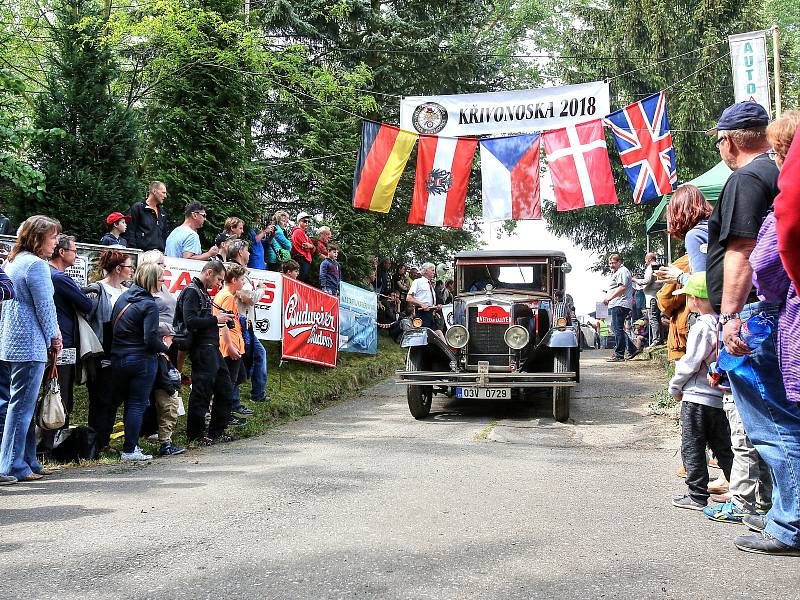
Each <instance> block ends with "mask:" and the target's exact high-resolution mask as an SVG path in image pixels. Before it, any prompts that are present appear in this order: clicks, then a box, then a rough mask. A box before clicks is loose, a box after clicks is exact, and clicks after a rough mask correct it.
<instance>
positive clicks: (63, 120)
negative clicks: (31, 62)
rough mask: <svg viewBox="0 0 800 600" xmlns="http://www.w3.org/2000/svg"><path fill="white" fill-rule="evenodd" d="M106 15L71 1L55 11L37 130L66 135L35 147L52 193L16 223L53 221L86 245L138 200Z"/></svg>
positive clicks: (89, 3)
mask: <svg viewBox="0 0 800 600" xmlns="http://www.w3.org/2000/svg"><path fill="white" fill-rule="evenodd" d="M106 15H107V13H106V7H105V6H103V5H101V4H99V3H97V2H94V1H93V0H70V2H65V3H62V4H60V5H59V7H58V8H57V9H56V10H55V11H54V24H53V26H52V28H51V35H52V41H53V47H52V54H51V56H50V59H49V67H48V69H47V71H46V73H45V86H44V88H43V90H42V93H41V94H39V95H38V96H37V97H36V99H35V101H34V125H35V127H36V128H37V129H40V130H52V129H55V128H58V129H60V130H62V131H63V135H60V136H52V135H51V136H39V137H37V138H36V139H35V140H34V141H33V144H32V151H33V154H34V157H35V161H36V163H37V164H38V165H39V168H40V169H41V171H42V172H43V173H44V176H45V181H46V186H47V193H46V194H45V195H44V196H41V195H38V196H36V197H33V198H30V199H28V200H23V201H22V202H21V203H20V204H19V205H18V206H17V207H16V208H17V211H16V212H17V215H16V216H17V219H18V220H20V219H22V218H24V217H25V216H26V215H29V214H32V213H41V214H48V215H52V216H54V217H56V218H58V219H59V220H61V223H62V225H63V226H64V229H65V231H67V232H69V233H72V234H75V235H76V236H78V238H79V239H82V240H86V241H95V240H96V239H97V238H99V237H100V234H101V233H102V231H104V230H105V216H106V215H107V214H108V213H109V212H112V211H114V210H124V209H126V208H127V207H128V206H129V205H130V204H131V201H132V200H133V199H135V198H136V196H137V194H138V193H140V189H139V182H138V179H137V177H136V171H135V165H136V135H137V132H136V126H135V120H134V116H133V114H132V113H131V112H130V111H128V110H126V108H125V107H124V106H122V105H121V104H120V103H119V102H117V100H116V99H115V98H113V97H112V95H111V94H110V91H109V90H110V85H111V82H112V81H113V80H114V77H115V74H116V66H115V64H114V60H113V56H112V54H111V51H110V49H109V48H108V47H107V46H106V45H105V44H103V43H102V42H101V41H99V37H100V35H101V33H102V31H103V29H104V27H105V20H106Z"/></svg>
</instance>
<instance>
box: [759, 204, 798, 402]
mask: <svg viewBox="0 0 800 600" xmlns="http://www.w3.org/2000/svg"><path fill="white" fill-rule="evenodd" d="M750 265H751V266H752V267H753V284H754V285H755V286H756V290H757V292H758V296H759V298H760V299H761V300H764V301H766V302H774V303H776V304H779V305H780V307H781V308H780V310H781V312H780V315H779V316H778V360H779V363H780V368H781V372H782V373H783V383H784V386H785V387H786V397H787V398H788V399H789V400H791V401H792V402H800V336H798V335H797V331H798V328H800V298H798V297H797V289H796V288H795V286H794V284H793V283H791V281H790V280H789V276H788V275H787V273H786V271H785V269H784V268H783V263H782V262H781V257H780V253H779V252H778V234H777V230H776V228H775V214H774V213H772V212H770V213H769V214H768V215H767V218H766V219H764V223H763V224H762V226H761V230H760V231H759V232H758V241H757V242H756V247H755V249H754V250H753V253H752V254H751V255H750Z"/></svg>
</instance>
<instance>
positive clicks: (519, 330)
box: [503, 325, 531, 350]
mask: <svg viewBox="0 0 800 600" xmlns="http://www.w3.org/2000/svg"><path fill="white" fill-rule="evenodd" d="M530 337H531V336H530V335H529V334H528V330H527V329H525V328H524V327H521V326H519V325H512V326H511V327H509V328H508V329H506V333H505V335H504V336H503V339H504V340H505V341H506V345H507V346H508V347H509V348H511V349H512V350H521V349H522V348H524V347H525V346H527V345H528V340H530Z"/></svg>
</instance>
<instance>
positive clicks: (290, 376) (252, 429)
mask: <svg viewBox="0 0 800 600" xmlns="http://www.w3.org/2000/svg"><path fill="white" fill-rule="evenodd" d="M265 346H266V348H267V374H268V377H267V380H268V381H267V393H268V394H269V395H270V396H271V397H272V401H271V402H265V403H251V402H249V401H248V400H249V398H250V382H249V381H247V382H245V383H244V384H242V386H241V398H242V400H243V401H244V405H245V406H248V407H250V408H252V409H253V411H254V414H252V415H250V416H248V417H247V424H245V425H240V426H237V427H229V428H228V432H229V433H232V434H234V435H236V436H239V437H242V438H246V437H252V436H256V435H260V434H262V433H264V432H266V431H268V430H269V429H271V428H272V427H275V426H276V425H279V424H281V423H285V422H287V421H292V420H295V419H299V418H300V417H303V416H305V415H309V414H312V413H314V412H316V411H317V410H319V409H320V408H322V407H324V406H327V405H329V404H332V403H335V402H338V401H340V400H344V399H346V398H350V397H352V396H354V395H355V394H357V393H358V392H359V391H360V390H362V389H364V388H366V387H369V386H370V385H373V384H375V383H378V382H380V381H381V380H383V379H386V378H387V377H389V376H391V375H393V374H394V372H395V370H397V369H399V368H401V367H402V366H403V364H404V363H405V350H403V349H402V348H400V346H398V345H397V344H396V343H395V342H393V341H392V340H391V339H389V338H386V337H383V336H380V337H379V339H378V353H377V354H376V355H374V356H370V355H366V354H354V353H340V354H339V360H338V364H337V366H336V368H334V369H330V368H326V367H319V366H315V365H311V364H306V363H301V362H296V361H284V362H283V363H281V360H280V356H281V346H280V343H279V342H267V343H266V344H265ZM184 371H185V372H186V374H187V375H189V374H190V372H191V366H190V365H189V364H188V361H187V364H186V366H185V367H184ZM181 396H182V397H183V403H184V406H188V400H189V388H188V387H184V388H183V389H182V390H181ZM88 401H89V398H88V395H87V392H86V388H85V387H84V386H76V387H75V408H74V410H73V413H72V417H71V423H72V424H73V425H82V424H85V423H86V420H87V415H88ZM121 419H122V409H120V412H119V413H118V414H117V420H118V421H120V420H121ZM118 429H119V428H115V431H117V430H118ZM117 435H118V437H116V438H115V439H114V440H112V444H111V446H112V447H113V448H115V449H116V450H121V449H122V436H121V434H117ZM172 441H173V443H174V444H177V445H179V446H184V445H185V444H186V417H179V418H178V425H177V427H176V429H175V434H174V435H173V437H172ZM139 445H140V446H141V447H142V450H143V451H144V452H146V453H148V454H157V453H158V444H157V443H150V442H148V441H147V440H146V438H144V437H142V438H141V440H140V444H139ZM116 462H117V459H116V458H115V457H107V456H102V457H101V458H99V459H97V460H95V461H83V462H81V463H80V464H81V466H84V465H87V464H107V463H116Z"/></svg>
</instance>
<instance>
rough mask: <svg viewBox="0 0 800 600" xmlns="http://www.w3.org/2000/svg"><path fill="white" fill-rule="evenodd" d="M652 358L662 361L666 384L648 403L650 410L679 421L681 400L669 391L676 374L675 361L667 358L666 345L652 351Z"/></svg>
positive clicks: (658, 361) (655, 413)
mask: <svg viewBox="0 0 800 600" xmlns="http://www.w3.org/2000/svg"><path fill="white" fill-rule="evenodd" d="M650 360H653V361H656V362H657V363H660V364H661V365H662V366H663V368H664V386H663V387H662V388H661V389H659V390H658V391H657V392H655V393H654V394H653V402H651V403H650V404H649V405H648V408H649V409H650V412H651V413H652V414H654V415H666V416H669V417H672V418H673V419H675V421H676V422H677V420H678V407H679V406H680V402H679V401H678V400H675V398H673V397H672V395H671V394H670V393H669V391H667V384H668V383H669V380H670V379H672V376H673V375H674V374H675V363H674V362H673V361H671V360H669V359H668V358H667V349H666V347H665V346H659V347H658V348H656V349H654V350H653V351H652V352H651V353H650Z"/></svg>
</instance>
